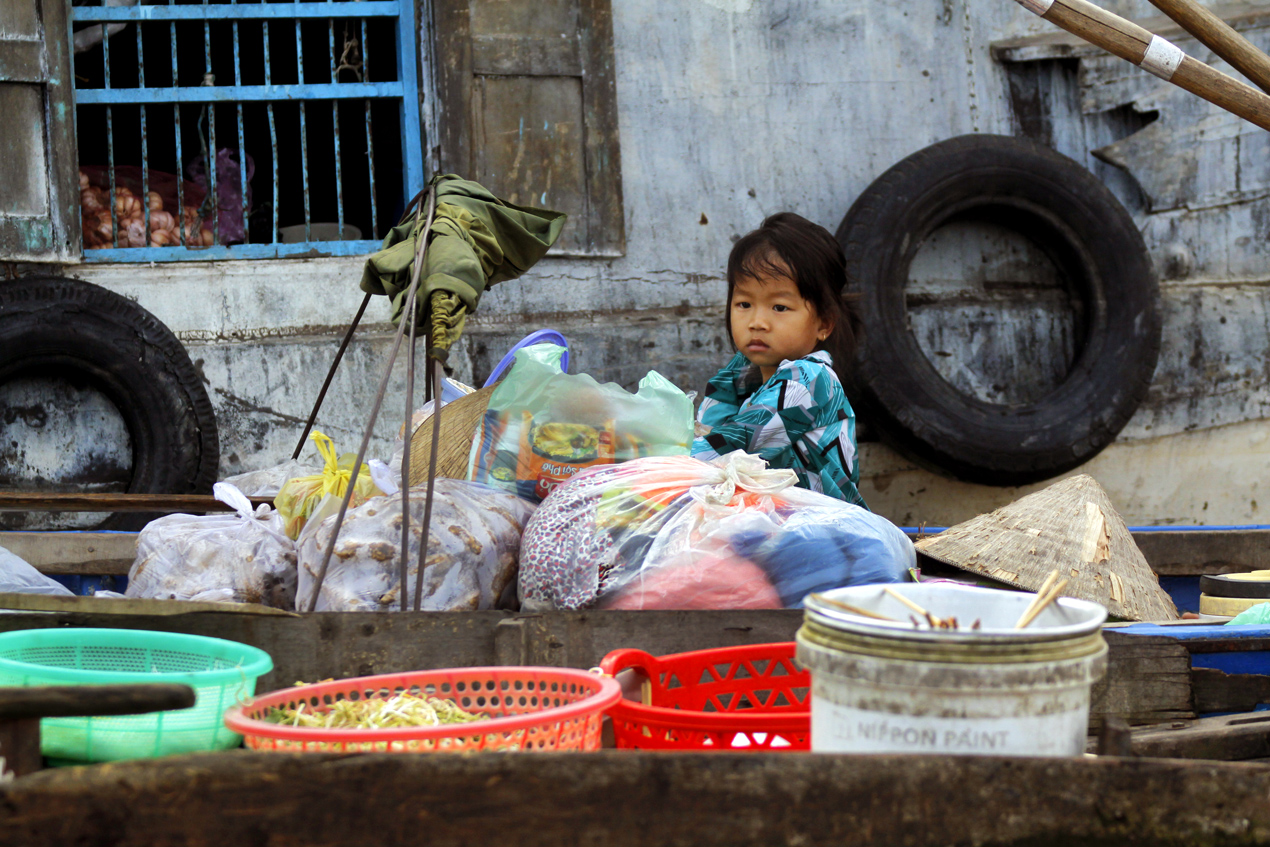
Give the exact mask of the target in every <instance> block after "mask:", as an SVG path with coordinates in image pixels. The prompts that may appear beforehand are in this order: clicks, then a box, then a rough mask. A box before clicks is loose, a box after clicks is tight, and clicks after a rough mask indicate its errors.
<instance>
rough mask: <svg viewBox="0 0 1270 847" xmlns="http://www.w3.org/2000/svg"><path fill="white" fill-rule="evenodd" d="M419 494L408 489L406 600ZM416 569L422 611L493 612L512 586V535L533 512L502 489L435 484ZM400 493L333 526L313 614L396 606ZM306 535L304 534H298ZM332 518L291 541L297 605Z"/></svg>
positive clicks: (515, 551)
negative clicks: (423, 556)
mask: <svg viewBox="0 0 1270 847" xmlns="http://www.w3.org/2000/svg"><path fill="white" fill-rule="evenodd" d="M425 493H426V488H424V487H423V486H420V487H418V488H411V489H410V539H409V550H408V552H407V561H408V566H407V567H408V572H407V576H408V579H409V592H410V598H411V600H412V601H413V597H414V585H415V579H416V576H417V573H418V567H419V540H420V538H421V535H422V533H421V525H422V521H423V511H424V506H425V505H426V503H427V499H426V497H425ZM433 496H434V501H433V506H432V523H431V525H430V527H429V532H428V536H429V542H428V560H427V562H426V563H425V564H424V568H423V595H422V604H421V608H422V609H423V610H424V611H433V612H442V611H468V610H471V611H475V610H479V609H491V608H494V606H495V604H496V603H497V602H498V600H499V597H500V596H501V595H502V594H503V593H504V591H505V590H507V592H508V595H509V596H510V595H511V593H512V592H511V589H512V588H513V587H514V585H515V582H516V568H517V564H518V561H519V555H520V535H521V532H522V531H523V529H524V526H525V523H526V522H527V521H528V520H529V516H530V515H531V514H532V513H533V506H532V505H531V504H529V503H527V502H525V501H524V500H521V499H520V498H518V497H516V496H514V495H512V494H509V493H507V492H504V491H499V490H497V489H493V488H490V487H488V486H484V485H478V484H476V483H472V482H463V481H461V480H455V479H445V478H440V479H437V480H436V489H435V492H434V495H433ZM401 522H402V517H401V494H400V493H397V494H393V495H392V496H390V497H375V498H373V499H371V500H368V501H367V502H366V503H363V504H362V505H361V506H358V507H357V508H356V509H351V510H349V512H348V514H346V515H345V516H344V525H343V526H342V527H341V528H340V537H339V540H338V542H337V543H336V545H335V552H334V554H333V555H332V556H331V562H330V565H329V566H328V568H327V572H326V578H325V580H324V581H323V583H322V590H321V592H320V593H319V595H318V602H317V606H316V607H315V611H350V612H362V611H388V610H390V609H399V608H400V607H401V596H400V594H401V577H400V567H401V565H400V556H401ZM306 529H307V528H306ZM334 530H335V518H334V516H332V517H328V518H326V519H325V520H323V521H322V522H321V524H320V525H318V529H317V531H316V532H314V533H311V534H310V533H308V532H306V533H304V534H302V535H301V536H300V543H299V570H300V574H299V590H298V593H297V600H296V602H297V604H298V605H299V606H300V608H303V609H306V610H307V609H308V603H309V597H310V596H311V594H312V591H313V585H314V583H315V581H316V579H315V578H316V576H317V572H318V569H319V568H320V567H321V565H322V557H323V556H324V555H325V553H326V547H327V545H328V544H329V543H330V540H331V534H332V532H334Z"/></svg>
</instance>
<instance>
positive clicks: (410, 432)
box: [398, 215, 423, 612]
mask: <svg viewBox="0 0 1270 847" xmlns="http://www.w3.org/2000/svg"><path fill="white" fill-rule="evenodd" d="M415 221H416V224H417V222H418V215H416V216H415ZM407 305H408V306H413V305H414V304H413V303H407ZM415 311H416V310H415V309H413V308H411V309H410V310H409V312H408V319H409V321H410V329H409V330H407V332H406V422H405V423H404V424H403V425H402V442H401V562H400V566H399V570H400V574H399V576H400V580H401V581H400V584H399V588H398V591H399V592H400V595H401V611H403V612H404V611H406V610H407V609H409V608H410V602H409V601H410V568H409V564H408V563H409V561H410V442H411V441H412V440H413V436H414V426H413V424H414V404H415V333H416V331H417V329H418V327H417V326H416V321H415ZM406 319H407V317H406V316H403V317H402V320H406ZM420 543H423V542H422V541H420ZM421 576H422V574H419V575H418V576H417V577H416V579H418V577H421Z"/></svg>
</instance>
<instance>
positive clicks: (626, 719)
mask: <svg viewBox="0 0 1270 847" xmlns="http://www.w3.org/2000/svg"><path fill="white" fill-rule="evenodd" d="M600 668H601V669H602V670H603V671H604V672H605V673H606V674H609V675H611V676H616V675H617V674H618V673H621V672H622V671H624V670H628V669H632V668H633V669H636V670H640V671H642V672H643V673H644V674H645V675H647V677H648V680H649V681H648V685H649V687H650V689H651V697H649V700H650V703H649V704H647V705H645V704H641V703H637V702H635V701H633V700H619V701H618V702H617V704H616V705H614V706H613V707H612V708H611V709H609V717H610V718H612V721H613V734H614V738H615V740H616V742H617V746H618V747H627V748H631V747H636V748H640V749H643V750H702V751H709V750H720V751H724V750H735V751H749V752H753V751H755V750H777V751H783V750H810V749H811V706H810V703H809V698H810V692H811V677H810V675H809V674H808V673H807V671H805V670H803V669H802V668H800V667H798V665H797V664H796V663H795V662H794V642H792V641H788V642H783V643H779V644H753V645H747V646H741V647H724V648H720V649H716V650H695V651H693V652H691V653H676V654H674V655H671V656H661V657H660V658H658V657H655V656H650V655H649V654H647V653H645V652H644V651H642V650H614V651H613V652H612V653H609V654H608V655H607V656H605V657H604V661H602V662H601V663H600Z"/></svg>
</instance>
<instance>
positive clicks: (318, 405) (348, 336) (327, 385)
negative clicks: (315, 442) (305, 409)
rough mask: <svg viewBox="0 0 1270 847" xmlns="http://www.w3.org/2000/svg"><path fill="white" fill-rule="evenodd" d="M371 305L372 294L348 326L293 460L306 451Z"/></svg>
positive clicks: (301, 434)
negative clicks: (349, 347)
mask: <svg viewBox="0 0 1270 847" xmlns="http://www.w3.org/2000/svg"><path fill="white" fill-rule="evenodd" d="M369 303H370V294H367V295H366V296H365V297H363V298H362V305H361V306H359V307H358V308H357V314H355V315H353V322H352V323H351V324H349V325H348V332H346V333H344V340H343V341H342V342H341V343H340V349H339V350H337V351H336V353H335V361H333V362H331V369H330V370H329V371H327V372H326V381H324V382H323V383H322V390H321V391H319V392H318V396H317V402H316V403H314V404H313V411H311V412H309V420H308V421H307V422H306V423H305V424H304V432H302V433H300V440H299V442H297V443H296V445H295V452H294V453H292V454H291V458H292V459H298V458H300V451H301V450H303V449H304V442H305V441H307V440H308V438H309V431H310V430H312V429H313V421H315V420H316V419H317V414H318V409H321V408H322V401H323V400H325V399H326V390H327V389H328V388H330V387H331V380H333V379H335V370H336V368H338V367H339V366H340V359H343V358H344V351H345V350H347V349H348V344H349V342H350V341H352V340H353V332H354V331H355V330H356V329H357V325H358V324H359V323H361V320H362V315H364V314H365V313H366V306H367V305H368V304H369Z"/></svg>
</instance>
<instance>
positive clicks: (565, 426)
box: [468, 344, 693, 502]
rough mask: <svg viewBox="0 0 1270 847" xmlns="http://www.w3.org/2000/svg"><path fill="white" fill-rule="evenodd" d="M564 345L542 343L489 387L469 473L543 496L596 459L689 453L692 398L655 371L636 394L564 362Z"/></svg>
mask: <svg viewBox="0 0 1270 847" xmlns="http://www.w3.org/2000/svg"><path fill="white" fill-rule="evenodd" d="M563 353H564V348H563V347H559V346H557V345H555V344H535V345H532V346H529V347H525V348H523V349H521V350H518V351H516V363H515V364H514V365H513V366H512V369H511V371H510V372H509V373H508V375H507V377H506V378H505V379H504V380H503V381H502V382H500V383H499V385H498V387H497V388H496V389H494V393H493V394H491V395H490V399H489V406H488V407H487V408H486V412H485V417H484V418H483V419H482V421H481V425H480V427H478V428H477V431H476V435H475V436H474V437H473V439H472V450H471V454H470V455H469V458H468V478H469V479H471V480H473V481H474V482H481V483H485V484H487V485H492V486H496V487H499V488H505V489H506V490H508V491H514V492H515V493H516V494H518V495H520V496H521V497H524V498H526V499H528V500H532V501H534V502H538V501H540V500H542V499H543V498H544V497H546V496H547V495H548V494H550V493H551V491H552V490H553V489H554V488H555V487H556V486H558V485H559V484H560V483H561V482H564V481H565V480H568V479H569V478H570V477H572V476H574V475H575V474H577V473H578V472H579V471H582V470H585V469H586V468H590V467H594V466H597V465H612V464H615V463H620V462H626V461H629V460H631V459H636V458H639V457H643V456H673V455H687V453H688V450H689V448H690V446H691V444H692V438H693V419H692V400H691V399H690V398H689V397H688V395H686V394H684V392H682V391H680V390H679V389H678V388H676V387H675V386H674V385H673V384H672V383H671V382H670V381H669V380H667V379H666V378H665V377H663V376H662V375H661V374H659V373H657V372H656V371H649V372H648V374H647V375H646V376H645V377H644V378H643V379H642V380H640V383H639V391H638V392H637V393H635V394H631V393H630V392H629V391H627V390H626V389H624V388H622V387H621V386H619V385H617V384H616V383H605V384H600V383H598V382H596V381H595V380H594V379H593V378H592V377H590V376H587V375H586V374H566V373H564V372H563V371H561V370H560V357H561V355H562V354H563Z"/></svg>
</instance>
